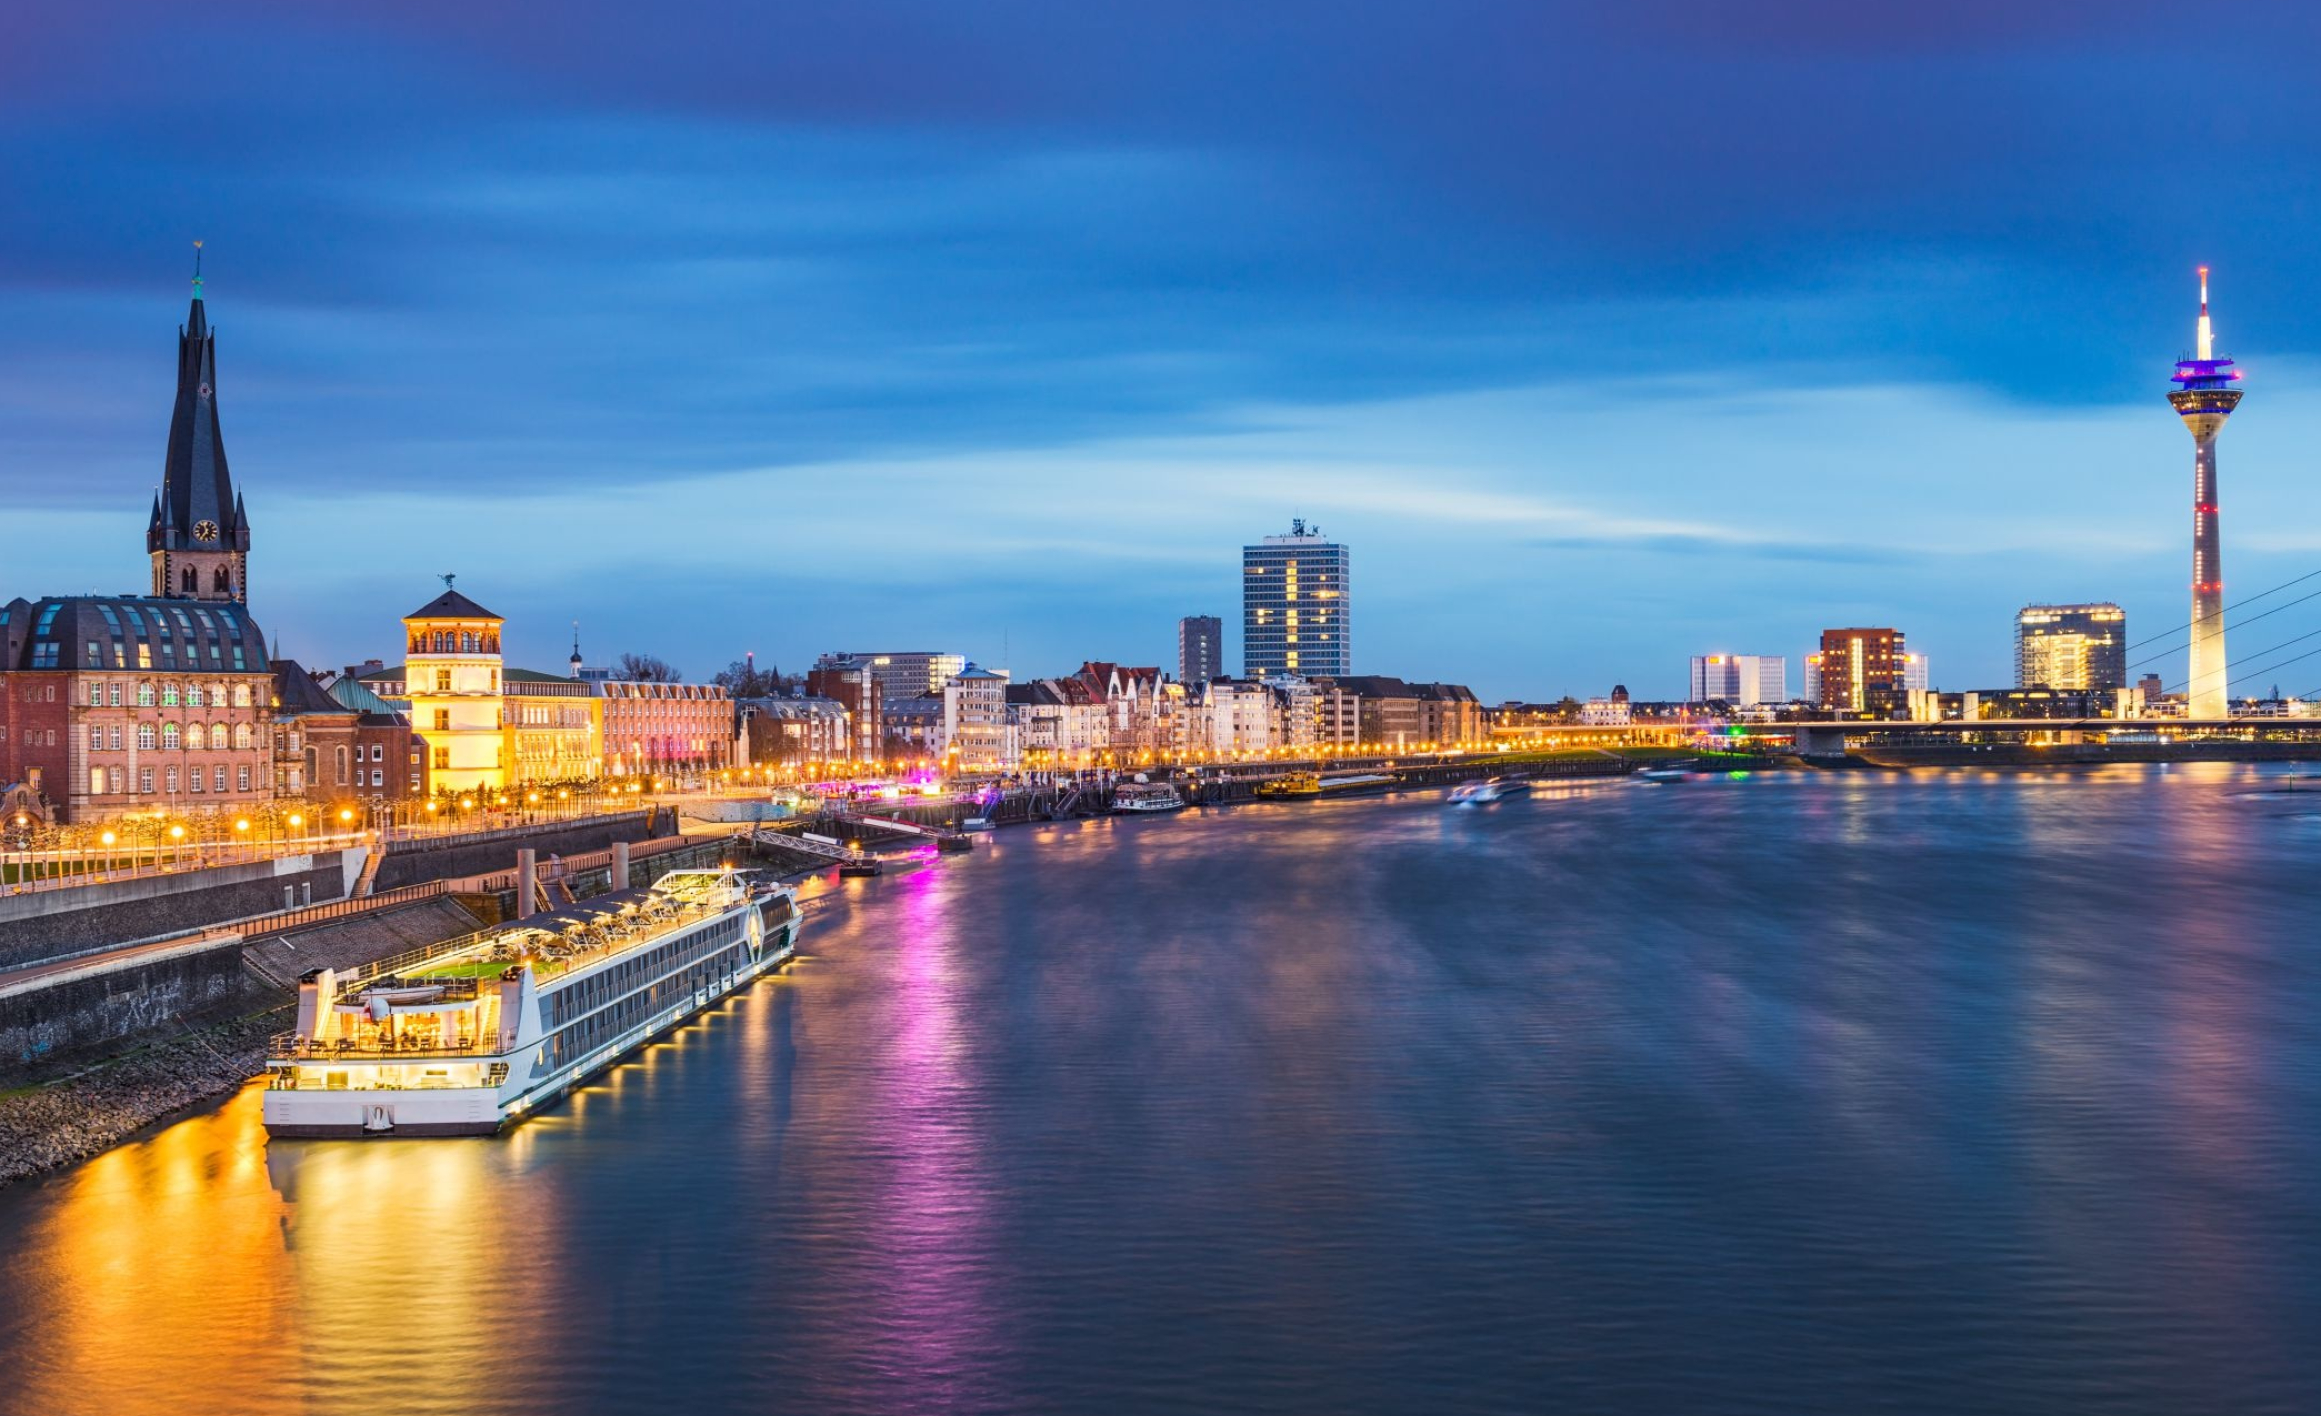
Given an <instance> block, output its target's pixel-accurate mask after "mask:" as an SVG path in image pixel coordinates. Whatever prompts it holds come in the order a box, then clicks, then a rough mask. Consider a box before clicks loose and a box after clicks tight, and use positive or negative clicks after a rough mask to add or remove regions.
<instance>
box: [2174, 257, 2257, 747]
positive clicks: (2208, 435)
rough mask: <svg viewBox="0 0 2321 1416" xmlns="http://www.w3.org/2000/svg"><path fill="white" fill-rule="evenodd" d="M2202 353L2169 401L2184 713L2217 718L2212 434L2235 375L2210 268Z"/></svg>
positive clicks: (2220, 566) (2219, 591) (2219, 584)
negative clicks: (2188, 649) (2177, 491)
mask: <svg viewBox="0 0 2321 1416" xmlns="http://www.w3.org/2000/svg"><path fill="white" fill-rule="evenodd" d="M2199 338H2200V348H2199V353H2198V354H2197V355H2195V356H2194V357H2193V358H2190V359H2180V360H2178V361H2177V363H2176V372H2175V373H2174V374H2173V375H2171V381H2172V382H2174V383H2175V384H2176V385H2177V388H2176V389H2175V390H2174V391H2173V392H2171V393H2170V394H2169V395H2168V402H2169V404H2170V405H2171V406H2172V407H2174V408H2175V410H2176V416H2177V417H2179V418H2182V419H2183V420H2184V427H2185V428H2186V429H2187V430H2188V431H2189V432H2190V433H2191V434H2192V676H2191V679H2190V682H2189V686H2188V688H2187V690H2186V694H2187V699H2188V702H2187V704H2186V707H2185V714H2186V716H2188V717H2192V718H2223V717H2226V716H2228V715H2229V714H2230V712H2231V709H2230V707H2229V705H2228V703H2227V701H2226V698H2225V686H2226V684H2227V683H2228V682H2229V681H2230V678H2231V675H2230V674H2229V673H2227V672H2226V669H2225V658H2224V556H2223V553H2222V551H2221V550H2219V548H2218V546H2217V535H2216V435H2217V434H2218V433H2221V432H2223V431H2224V420H2225V419H2227V418H2229V417H2231V416H2232V410H2233V409H2234V408H2236V407H2238V406H2239V404H2240V390H2239V389H2237V388H2234V387H2233V385H2234V384H2235V383H2238V382H2239V381H2240V370H2238V369H2236V368H2234V367H2233V366H2232V361H2231V360H2230V359H2219V358H2217V357H2216V334H2215V331H2214V330H2213V329H2212V328H2211V327H2210V326H2209V323H2208V267H2206V266H2202V267H2201V268H2200V335H2199Z"/></svg>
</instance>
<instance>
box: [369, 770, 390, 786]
mask: <svg viewBox="0 0 2321 1416" xmlns="http://www.w3.org/2000/svg"><path fill="white" fill-rule="evenodd" d="M371 785H372V786H374V787H383V786H385V785H387V773H386V771H385V770H384V769H383V768H378V767H373V768H372V769H371Z"/></svg>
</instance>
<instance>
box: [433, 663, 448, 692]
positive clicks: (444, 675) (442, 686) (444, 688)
mask: <svg viewBox="0 0 2321 1416" xmlns="http://www.w3.org/2000/svg"><path fill="white" fill-rule="evenodd" d="M435 691H436V692H437V693H449V692H451V670H449V669H437V670H436V671H435Z"/></svg>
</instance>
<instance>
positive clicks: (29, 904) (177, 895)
mask: <svg viewBox="0 0 2321 1416" xmlns="http://www.w3.org/2000/svg"><path fill="white" fill-rule="evenodd" d="M362 860H363V853H362V852H361V851H329V852H325V853H322V854H319V855H311V856H284V857H282V858H280V859H278V860H261V861H246V862H243V863H242V864H239V865H221V866H212V867H210V868H209V869H206V870H193V871H185V872H182V873H180V874H175V875H150V876H140V877H137V878H135V879H130V880H111V881H106V882H104V883H101V884H96V885H83V886H78V887H76V888H74V889H70V890H39V891H32V892H28V893H26V894H22V895H7V896H0V969H7V968H14V967H18V966H21V965H24V964H33V963H39V962H41V961H43V960H46V959H53V958H58V957H61V956H63V955H67V954H77V953H81V952H83V951H86V950H90V949H109V948H112V947H113V946H114V945H117V944H124V943H127V942H129V941H131V940H136V939H157V938H160V937H162V936H164V935H168V934H171V933H177V932H182V931H185V930H192V929H199V928H201V927H202V926H204V925H209V924H215V923H217V922H218V921H220V920H228V919H242V918H245V917H247V916H249V915H254V914H264V913H265V912H266V911H268V910H278V909H282V908H283V907H284V904H283V901H284V899H285V895H284V893H283V892H284V891H286V890H287V891H288V892H289V895H288V897H287V898H288V899H289V900H290V902H291V903H292V904H300V905H303V904H310V903H311V904H320V903H322V902H323V901H325V900H336V899H340V898H343V897H344V896H345V895H346V892H347V888H348V886H349V885H350V883H351V882H352V881H353V880H354V879H355V878H356V876H357V875H358V874H359V873H360V871H361V869H362Z"/></svg>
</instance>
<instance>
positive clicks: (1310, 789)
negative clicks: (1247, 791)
mask: <svg viewBox="0 0 2321 1416" xmlns="http://www.w3.org/2000/svg"><path fill="white" fill-rule="evenodd" d="M1257 794H1258V795H1259V796H1261V797H1265V798H1268V799H1270V800H1275V801H1280V800H1295V799H1299V798H1303V797H1318V796H1320V795H1321V794H1322V779H1321V776H1320V775H1319V774H1318V773H1314V772H1292V773H1290V774H1289V775H1288V776H1286V777H1273V778H1269V779H1267V780H1266V781H1262V782H1259V783H1258V784H1257Z"/></svg>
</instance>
